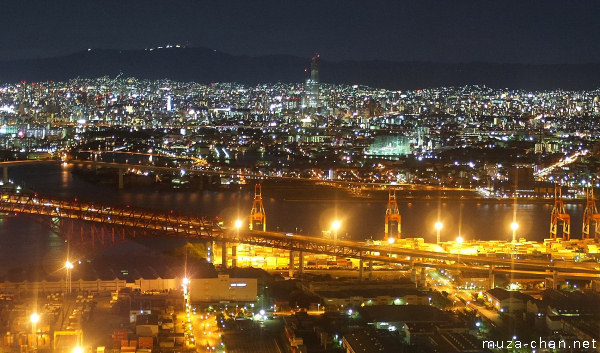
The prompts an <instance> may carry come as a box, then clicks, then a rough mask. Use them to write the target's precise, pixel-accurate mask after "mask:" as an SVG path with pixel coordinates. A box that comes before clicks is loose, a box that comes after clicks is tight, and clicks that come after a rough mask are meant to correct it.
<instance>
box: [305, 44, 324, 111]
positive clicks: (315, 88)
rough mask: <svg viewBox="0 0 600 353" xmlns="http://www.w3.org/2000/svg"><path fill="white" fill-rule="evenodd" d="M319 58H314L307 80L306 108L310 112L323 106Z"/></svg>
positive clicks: (317, 56) (316, 56)
mask: <svg viewBox="0 0 600 353" xmlns="http://www.w3.org/2000/svg"><path fill="white" fill-rule="evenodd" d="M319 57H320V55H319V54H317V55H315V56H313V58H312V61H311V63H310V77H309V78H307V79H306V91H305V92H306V100H305V102H306V104H305V105H306V107H307V108H308V110H309V111H316V110H317V109H318V108H319V107H320V106H321V105H320V101H319V65H320V64H319Z"/></svg>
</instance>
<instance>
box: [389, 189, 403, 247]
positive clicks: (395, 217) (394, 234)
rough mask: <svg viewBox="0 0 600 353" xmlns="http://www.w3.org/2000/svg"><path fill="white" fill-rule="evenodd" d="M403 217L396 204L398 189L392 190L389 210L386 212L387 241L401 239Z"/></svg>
mask: <svg viewBox="0 0 600 353" xmlns="http://www.w3.org/2000/svg"><path fill="white" fill-rule="evenodd" d="M401 219H402V217H401V216H400V210H398V203H397V202H396V189H390V191H389V200H388V205H387V209H386V210H385V240H388V239H390V238H395V239H400V236H401V232H400V229H401V228H400V227H401V225H400V223H401Z"/></svg>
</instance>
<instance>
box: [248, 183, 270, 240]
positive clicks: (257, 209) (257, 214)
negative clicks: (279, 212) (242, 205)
mask: <svg viewBox="0 0 600 353" xmlns="http://www.w3.org/2000/svg"><path fill="white" fill-rule="evenodd" d="M250 230H262V231H263V232H265V231H267V216H266V214H265V207H264V205H263V201H262V187H261V186H260V184H258V183H257V184H256V185H254V202H252V209H251V210H250Z"/></svg>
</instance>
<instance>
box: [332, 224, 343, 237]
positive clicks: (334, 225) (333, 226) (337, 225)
mask: <svg viewBox="0 0 600 353" xmlns="http://www.w3.org/2000/svg"><path fill="white" fill-rule="evenodd" d="M341 225H342V224H341V223H340V221H333V223H331V229H332V230H333V240H337V232H338V230H339V229H340V226H341Z"/></svg>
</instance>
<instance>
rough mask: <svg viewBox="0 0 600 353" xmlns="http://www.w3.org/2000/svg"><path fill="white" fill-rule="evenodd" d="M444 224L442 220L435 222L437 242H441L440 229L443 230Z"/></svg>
mask: <svg viewBox="0 0 600 353" xmlns="http://www.w3.org/2000/svg"><path fill="white" fill-rule="evenodd" d="M443 226H444V225H443V224H442V222H439V221H438V222H435V230H436V231H437V244H438V245H439V244H440V231H441V230H442V227H443Z"/></svg>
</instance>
